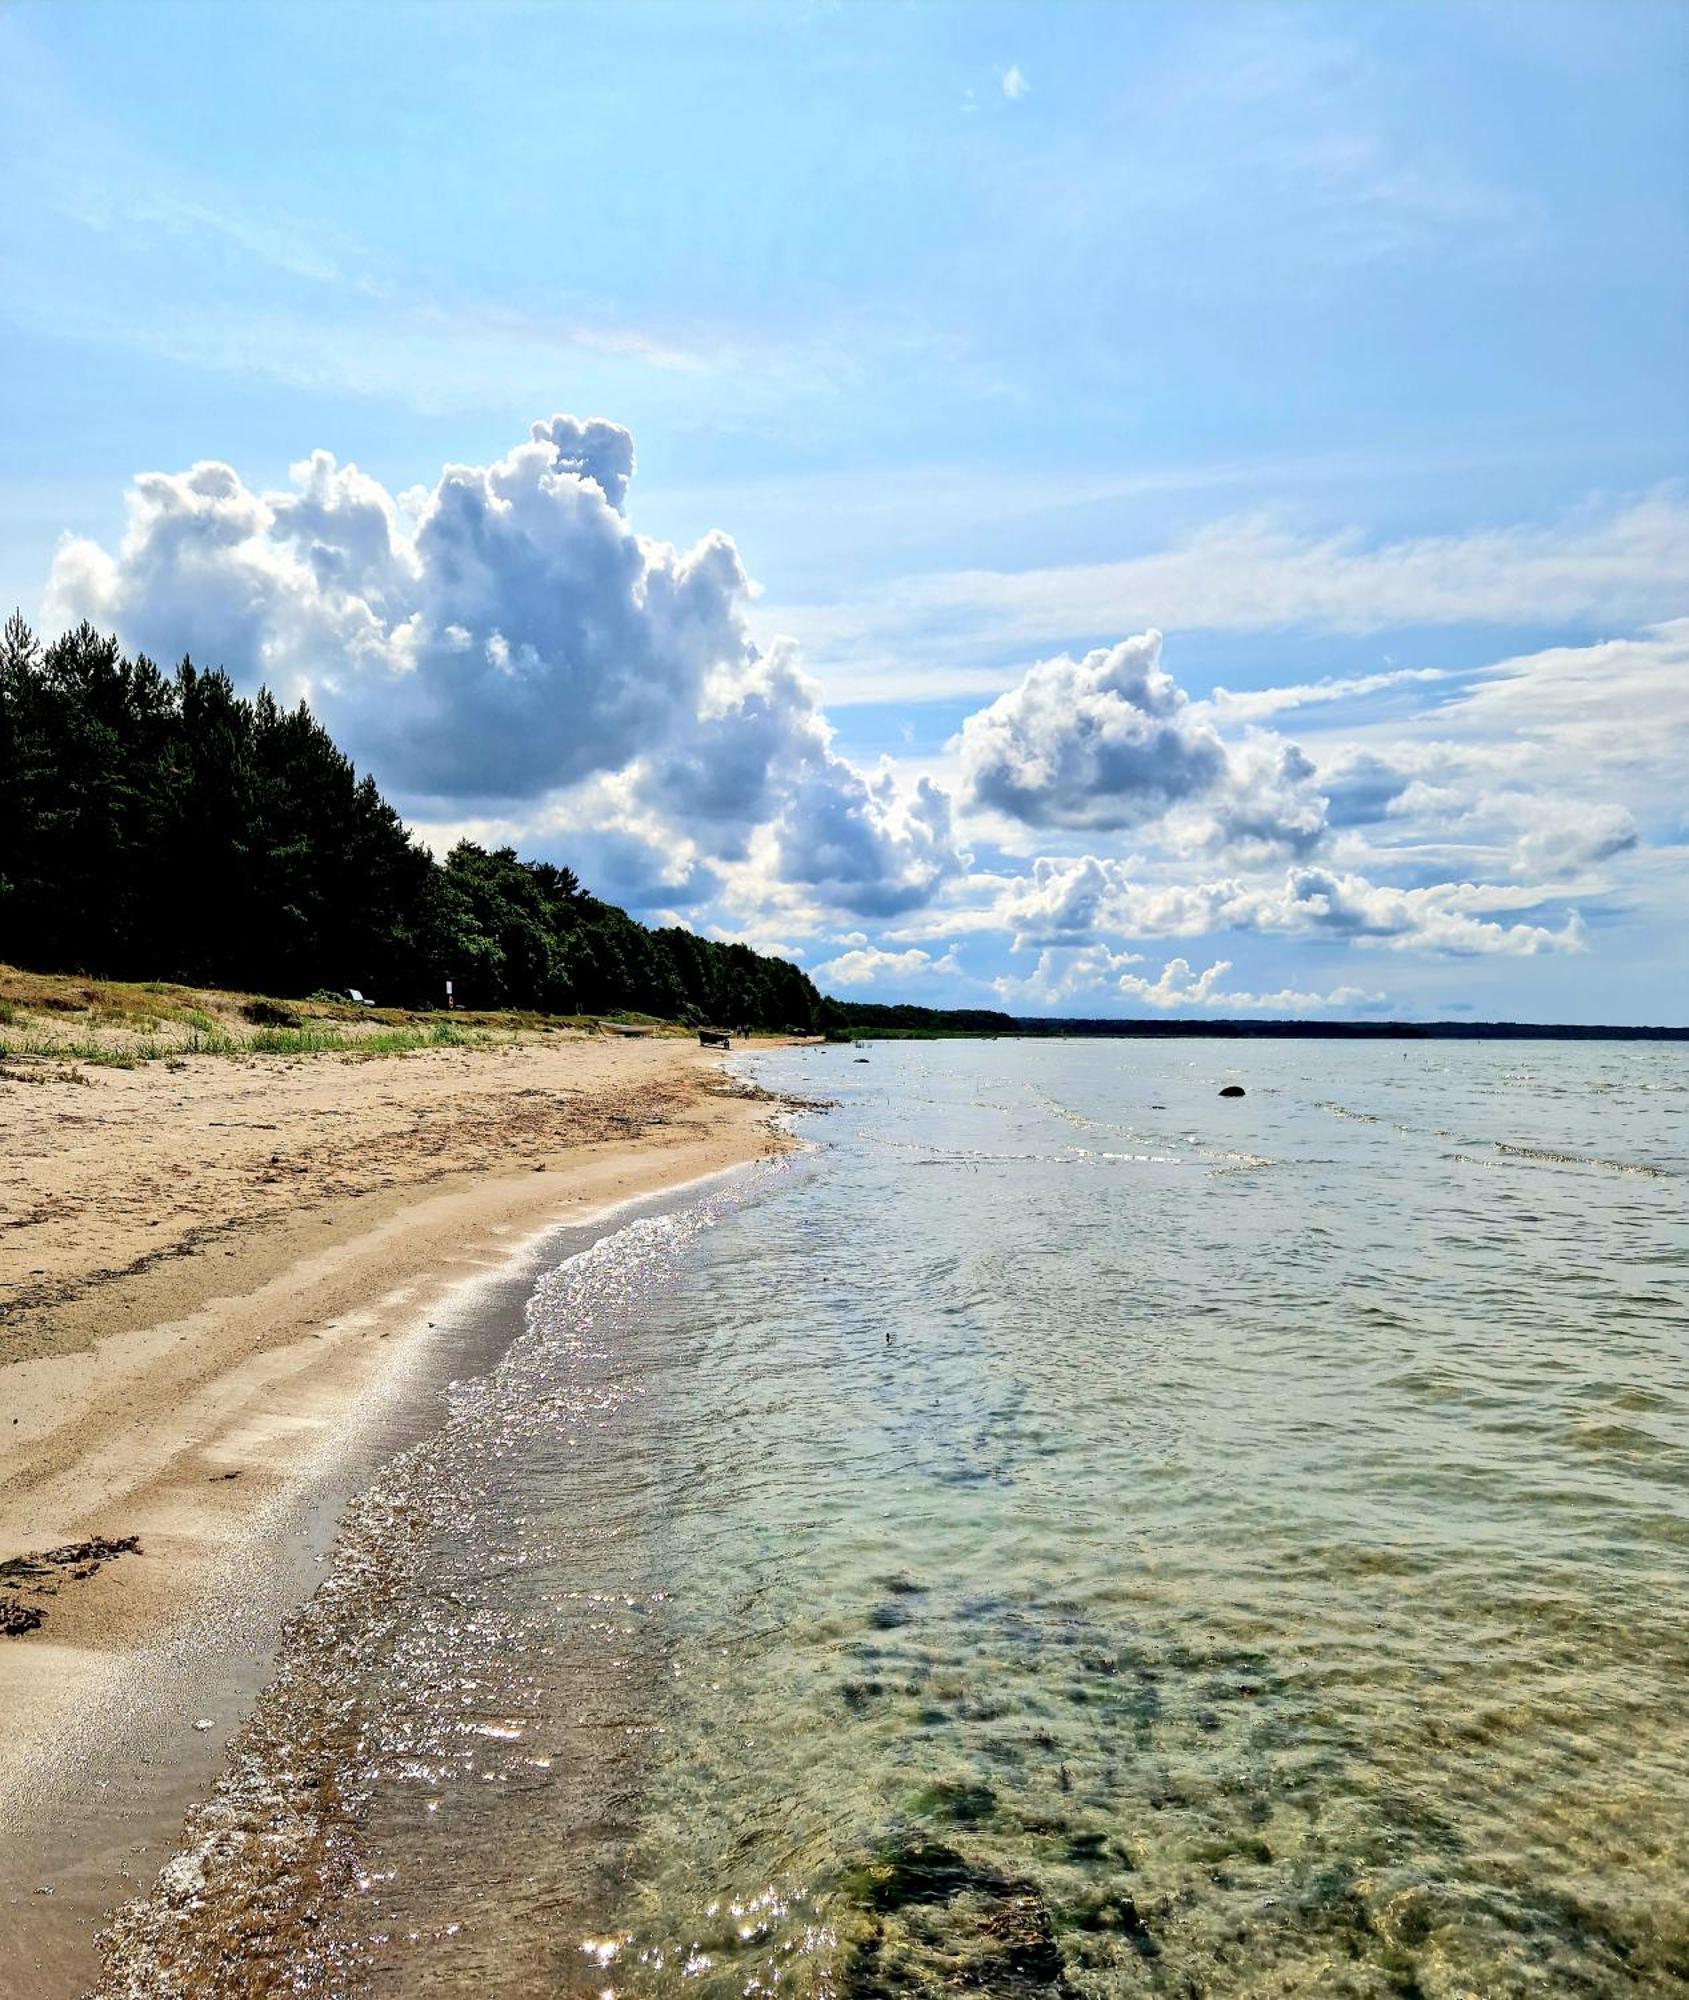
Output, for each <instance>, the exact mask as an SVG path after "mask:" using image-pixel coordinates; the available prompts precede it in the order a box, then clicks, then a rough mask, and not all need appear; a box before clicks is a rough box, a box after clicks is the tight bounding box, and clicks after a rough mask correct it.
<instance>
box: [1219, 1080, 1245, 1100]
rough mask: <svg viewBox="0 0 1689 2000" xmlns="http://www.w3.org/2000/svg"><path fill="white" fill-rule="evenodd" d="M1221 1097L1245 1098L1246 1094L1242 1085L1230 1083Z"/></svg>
mask: <svg viewBox="0 0 1689 2000" xmlns="http://www.w3.org/2000/svg"><path fill="white" fill-rule="evenodd" d="M1220 1095H1221V1096H1222V1097H1243V1096H1245V1095H1246V1092H1245V1091H1244V1088H1243V1085H1242V1084H1241V1083H1228V1084H1227V1085H1226V1087H1225V1089H1224V1090H1222V1091H1221V1092H1220Z"/></svg>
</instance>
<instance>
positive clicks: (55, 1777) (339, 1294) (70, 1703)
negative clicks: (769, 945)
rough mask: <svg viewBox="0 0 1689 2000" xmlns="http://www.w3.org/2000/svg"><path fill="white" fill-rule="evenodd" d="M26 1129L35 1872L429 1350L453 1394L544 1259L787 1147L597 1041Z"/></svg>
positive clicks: (684, 1047) (252, 1072)
mask: <svg viewBox="0 0 1689 2000" xmlns="http://www.w3.org/2000/svg"><path fill="white" fill-rule="evenodd" d="M0 1125H3V1127H4V1132H5V1145H4V1148H3V1155H0V1222H3V1225H4V1227H3V1233H0V1244H3V1248H4V1260H3V1263H0V1287H3V1289H0V1307H3V1312H0V1566H3V1567H0V1617H3V1619H4V1622H5V1624H6V1625H7V1626H8V1627H9V1628H10V1629H9V1630H8V1632H7V1634H6V1635H5V1636H0V1713H3V1714H4V1715H5V1716H6V1718H7V1729H6V1732H5V1740H4V1742H3V1743H0V1852H4V1851H5V1850H6V1849H7V1848H8V1847H10V1848H11V1851H12V1859H13V1861H14V1863H16V1862H19V1860H20V1855H21V1854H22V1853H23V1851H24V1850H25V1849H27V1848H28V1846H29V1841H30V1828H31V1827H34V1828H36V1829H37V1830H38V1829H39V1827H40V1825H41V1824H42V1822H43V1818H44V1815H48V1816H50V1815H51V1814H52V1813H53V1812H56V1811H57V1810H58V1808H59V1807H60V1806H62V1805H64V1804H66V1803H78V1801H76V1800H75V1798H74V1795H75V1793H76V1790H77V1786H78V1784H79V1783H81V1780H80V1779H78V1778H77V1777H76V1775H75V1773H74V1771H73V1770H72V1766H73V1765H75V1764H76V1760H77V1758H78V1756H81V1757H82V1760H83V1763H84V1764H85V1763H86V1761H87V1759H86V1748H87V1744H86V1739H87V1736H88V1733H89V1727H90V1717H91V1716H97V1715H98V1713H99V1712H100V1710H101V1707H102V1704H103V1705H105V1706H106V1707H108V1708H109V1706H110V1704H111V1703H112V1701H113V1700H115V1699H120V1698H121V1699H123V1700H126V1701H127V1700H130V1699H132V1696H131V1695H121V1696H120V1695H119V1693H118V1690H119V1689H120V1688H121V1686H122V1683H123V1677H124V1674H125V1672H126V1671H128V1670H130V1669H132V1668H133V1666H134V1663H136V1662H137V1661H141V1660H143V1659H162V1658H164V1657H165V1654H164V1653H161V1652H160V1648H161V1646H167V1643H168V1638H169V1635H170V1633H171V1632H172V1631H176V1630H182V1629H186V1628H187V1627H189V1626H191V1625H192V1624H193V1623H194V1622H195V1620H196V1619H197V1620H200V1621H201V1622H203V1620H204V1617H205V1615H206V1613H207V1609H208V1598H209V1595H210V1593H211V1592H212V1591H213V1589H214V1588H215V1589H218V1590H221V1591H224V1592H226V1591H227V1590H228V1588H229V1585H228V1579H229V1577H230V1576H231V1574H233V1575H236V1576H238V1575H239V1573H240V1569H241V1564H242V1561H243V1551H245V1550H246V1549H248V1548H253V1549H257V1548H260V1547H263V1546H265V1545H266V1543H267V1540H268V1539H273V1537H274V1534H275V1524H276V1523H277V1522H278V1521H279V1520H282V1519H284V1518H287V1516H288V1509H289V1506H290V1504H291V1502H293V1501H294V1500H295V1499H296V1498H297V1496H298V1495H299V1494H300V1493H301V1492H302V1491H303V1490H304V1489H305V1488H307V1487H308V1486H309V1485H310V1483H311V1482H312V1480H313V1479H318V1480H319V1481H320V1477H321V1468H322V1466H323V1465H324V1464H325V1463H326V1462H327V1460H328V1459H329V1458H330V1457H332V1456H333V1455H334V1454H335V1453H337V1452H339V1453H341V1454H342V1455H344V1451H345V1447H346V1445H347V1442H348V1435H349V1432H351V1431H352V1430H354V1429H355V1428H356V1427H357V1426H358V1425H359V1424H361V1423H365V1422H367V1421H368V1418H369V1412H370V1411H372V1410H373V1409H374V1408H376V1407H377V1405H378V1404H379V1402H380V1398H381V1395H382V1394H383V1393H384V1392H385V1391H387V1390H389V1389H391V1388H392V1385H393V1384H394V1383H395V1382H396V1381H397V1380H398V1379H399V1378H400V1377H401V1376H402V1375H403V1374H404V1371H405V1370H406V1369H407V1367H410V1366H412V1365H413V1363H414V1360H415V1357H416V1354H417V1353H418V1352H419V1351H420V1349H421V1348H423V1347H426V1346H427V1345H428V1344H429V1343H430V1341H433V1342H434V1343H436V1345H437V1344H438V1343H440V1342H442V1341H444V1342H446V1343H447V1347H446V1351H445V1352H444V1353H436V1354H435V1356H434V1359H433V1365H434V1367H435V1369H436V1372H441V1373H449V1372H450V1369H451V1364H452V1362H453V1359H454V1355H453V1353H452V1351H451V1349H450V1341H451V1339H452V1335H451V1334H450V1333H449V1331H447V1332H442V1331H438V1330H437V1329H441V1328H447V1327H448V1326H449V1324H450V1319H449V1314H448V1313H447V1311H446V1306H447V1302H448V1301H449V1299H450V1297H451V1296H452V1295H453V1293H454V1292H457V1293H462V1292H463V1290H464V1288H465V1286H466V1284H468V1283H469V1281H472V1280H475V1279H477V1278H478V1277H479V1278H485V1277H489V1276H491V1275H494V1274H497V1273H499V1272H501V1271H505V1270H508V1269H509V1268H510V1267H511V1262H512V1259H513V1257H514V1256H515V1255H516V1253H518V1252H519V1251H520V1249H521V1248H522V1246H524V1245H525V1244H528V1243H531V1242H532V1240H533V1239H534V1238H535V1237H536V1236H537V1235H538V1234H539V1233H540V1232H542V1231H546V1230H549V1229H553V1228H555V1227H556V1226H557V1225H560V1224H581V1223H586V1222H589V1221H590V1220H591V1219H592V1218H593V1217H594V1216H596V1215H599V1214H601V1213H603V1212H604V1211H606V1210H608V1209H611V1208H614V1207H616V1206H618V1205H620V1204H623V1203H627V1202H630V1201H635V1200H638V1199H640V1198H643V1197H649V1196H653V1195H656V1194H658V1193H660V1192H661V1191H663V1190H665V1189H669V1188H673V1187H677V1186H679V1185H682V1184H684V1183H687V1182H690V1181H693V1180H696V1179H697V1178H699V1177H701V1176H704V1175H709V1174H713V1173H717V1172H720V1171H722V1170H724V1169H727V1168H731V1167H734V1166H737V1165H739V1164H741V1163H744V1162H748V1161H751V1160H753V1159H756V1158H758V1157H759V1156H762V1155H764V1154H767V1153H770V1152H772V1151H775V1150H777V1149H778V1148H779V1147H780V1146H781V1145H782V1144H783V1141H782V1138H781V1136H780V1134H779V1132H778V1131H777V1130H776V1128H775V1126H774V1123H773V1121H772V1118H771V1104H770V1101H769V1100H767V1099H765V1098H761V1097H758V1096H756V1095H754V1094H751V1093H747V1092H745V1091H744V1090H743V1089H742V1088H741V1087H739V1086H737V1085H735V1084H734V1083H733V1082H732V1081H731V1080H730V1079H728V1078H727V1077H725V1076H724V1074H723V1071H722V1065H721V1059H720V1057H719V1056H718V1055H716V1054H715V1053H714V1052H713V1051H703V1050H700V1049H698V1048H696V1047H694V1046H692V1045H690V1044H689V1043H687V1042H685V1041H682V1040H678V1039H672V1038H671V1039H646V1040H641V1039H626V1040H623V1039H615V1038H611V1037H596V1036H585V1035H582V1036H565V1035H548V1036H545V1037H539V1036H535V1037H531V1038H526V1039H520V1040H517V1041H514V1042H509V1043H506V1044H504V1045H501V1046H493V1047H477V1048H472V1049H458V1048H440V1049H426V1050H421V1051H416V1052H412V1053H407V1054H404V1055H398V1056H369V1057H351V1058H348V1057H345V1056H341V1055H331V1056H323V1055H313V1056H307V1057H301V1058H298V1059H293V1060H289V1059H275V1058H263V1057H259V1058H252V1059H248V1060H245V1061H240V1060H230V1059H226V1058H221V1057H207V1058H202V1059H198V1060H190V1061H187V1062H174V1063H170V1064H166V1063H164V1062H151V1063H146V1064H142V1065H140V1066H138V1067H136V1068H133V1069H84V1070H81V1071H80V1072H78V1073H76V1074H75V1077H74V1080H73V1078H72V1072H71V1071H69V1070H67V1069H65V1068H64V1067H62V1066H61V1067H59V1068H57V1069H51V1070H48V1069H42V1070H38V1071H36V1072H34V1073H27V1072H20V1071H18V1070H15V1069H14V1070H13V1071H11V1072H10V1073H8V1074H7V1075H6V1076H5V1077H4V1079H0ZM431 1320H432V1321H433V1322H434V1325H433V1326H431V1324H430V1322H431ZM483 1358H484V1357H483ZM460 1372H461V1370H460ZM322 1532H323V1528H322V1524H321V1523H320V1522H319V1523H318V1533H319V1535H321V1534H322ZM306 1581H307V1582H308V1581H309V1579H308V1578H307V1579H306ZM271 1587H272V1590H273V1589H274V1585H273V1581H272V1586H271ZM237 1594H238V1591H237ZM283 1594H284V1595H285V1592H284V1593H283ZM283 1608H285V1607H283ZM251 1610H252V1607H247V1611H248V1613H249V1614H250V1613H251ZM272 1615H273V1613H272V1611H271V1609H269V1608H260V1611H259V1613H258V1614H257V1615H256V1616H254V1615H247V1616H245V1617H244V1618H242V1617H240V1616H237V1617H236V1618H235V1619H234V1621H233V1622H234V1624H235V1625H238V1626H239V1627H240V1632H239V1644H240V1646H242V1647H244V1648H247V1649H248V1650H250V1649H252V1648H257V1649H258V1650H259V1651H260V1652H262V1650H263V1647H264V1645H265V1643H266V1639H267V1634H266V1632H265V1631H264V1629H263V1627H264V1625H265V1621H266V1619H267V1618H268V1617H270V1616H272ZM222 1733H223V1731H222V1728H221V1726H220V1727H219V1731H218V1734H219V1737H221V1735H222ZM79 1746H80V1747H79ZM79 1768H80V1767H79ZM90 1768H91V1767H90ZM100 1782H102V1783H103V1782H105V1780H103V1779H102V1780H101V1781H100ZM79 1803H80V1804H82V1805H84V1806H85V1805H86V1804H87V1801H86V1800H82V1801H79ZM34 1858H35V1857H34V1856H29V1857H28V1859H29V1860H30V1861H33V1859H34ZM24 1872H25V1874H26V1875H27V1872H28V1868H27V1866H25V1870H24ZM15 1873H16V1871H15V1870H8V1871H6V1879H5V1884H4V1887H5V1890H6V1891H7V1894H6V1900H7V1901H9V1902H11V1903H12V1905H13V1907H12V1908H11V1909H10V1910H9V1912H8V1917H9V1920H11V1921H18V1922H21V1923H23V1924H24V1925H25V1926H26V1927H27V1928H29V1929H30V1930H31V1931H42V1932H43V1933H44V1934H45V1933H49V1932H51V1931H52V1930H53V1929H54V1928H55V1924H56V1925H57V1926H58V1927H60V1928H63V1927H66V1926H70V1927H72V1928H75V1926H74V1925H73V1924H72V1920H71V1913H70V1912H69V1911H68V1910H67V1909H64V1908H63V1906H62V1905H61V1906H60V1909H61V1913H60V1914H58V1915H56V1916H55V1917H54V1918H53V1920H52V1921H49V1920H48V1912H47V1911H46V1910H44V1909H43V1908H42V1906H41V1904H39V1903H36V1904H35V1907H34V1908H33V1909H30V1908H28V1907H27V1905H26V1906H24V1907H23V1908H22V1910H21V1911H20V1908H19V1905H18V1898H19V1897H20V1896H27V1897H31V1898H33V1897H36V1896H39V1895H41V1894H42V1893H43V1891H44V1889H45V1888H47V1887H49V1886H51V1885H46V1884H42V1885H34V1886H32V1885H30V1884H29V1883H28V1882H27V1881H26V1880H23V1879H22V1878H18V1879H16V1880H14V1875H15ZM84 1902H86V1898H84ZM86 1916H87V1910H86V1908H84V1909H83V1911H82V1912H81V1918H82V1926H81V1927H82V1928H83V1929H85V1928H86ZM81 1955H82V1954H81V1948H80V1945H78V1946H77V1948H76V1949H74V1950H72V1951H70V1953H69V1956H68V1958H67V1961H66V1964H67V1969H68V1968H70V1967H73V1966H75V1965H78V1964H80V1961H81ZM50 1958H51V1954H50ZM14 1971H15V1973H16V1976H17V1977H19V1978H21V1979H23V1980H24V1982H25V1984H24V1985H23V1986H21V1987H18V1988H16V1989H15V1990H18V1991H25V1990H27V1991H30V1992H45V1991H53V1990H66V1991H68V1990H73V1989H72V1988H71V1987H69V1986H63V1987H61V1986H60V1985H59V1984H58V1983H57V1982H56V1981H55V1980H54V1979H52V1978H51V1977H48V1983H47V1984H45V1985H43V1984H42V1983H41V1978H42V1977H43V1976H47V1975H49V1974H50V1973H51V1963H50V1962H49V1963H38V1964H37V1966H36V1968H35V1970H34V1971H32V1970H31V1969H30V1967H29V1966H28V1965H26V1964H24V1963H22V1962H15V1963H14V1966H13V1968H12V1970H9V1971H5V1972H0V1991H10V1990H14V1989H12V1988H10V1987H8V1985H7V1981H8V1979H10V1978H11V1977H12V1976H13V1973H14Z"/></svg>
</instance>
